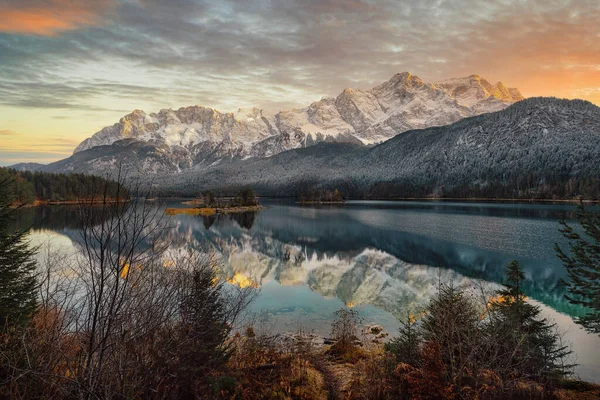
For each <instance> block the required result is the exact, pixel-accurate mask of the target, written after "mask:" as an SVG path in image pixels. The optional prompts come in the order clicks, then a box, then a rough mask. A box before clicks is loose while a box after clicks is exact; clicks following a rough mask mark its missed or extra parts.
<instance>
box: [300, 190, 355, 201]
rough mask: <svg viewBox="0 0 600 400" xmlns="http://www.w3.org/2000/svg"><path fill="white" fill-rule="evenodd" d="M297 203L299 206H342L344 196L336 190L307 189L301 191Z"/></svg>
mask: <svg viewBox="0 0 600 400" xmlns="http://www.w3.org/2000/svg"><path fill="white" fill-rule="evenodd" d="M298 203H300V204H344V203H345V199H344V194H343V193H342V192H340V191H339V190H338V189H335V190H333V191H331V190H320V189H309V190H306V191H303V192H301V193H300V195H299V196H298Z"/></svg>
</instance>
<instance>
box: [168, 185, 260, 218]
mask: <svg viewBox="0 0 600 400" xmlns="http://www.w3.org/2000/svg"><path fill="white" fill-rule="evenodd" d="M181 204H184V205H191V206H194V207H188V208H167V209H166V210H165V213H166V214H167V215H176V214H187V215H203V216H208V215H214V214H231V213H243V212H256V211H260V210H262V209H263V206H261V205H260V203H259V202H258V200H257V199H256V195H255V193H254V190H252V189H244V190H242V191H240V192H239V193H238V194H237V196H235V197H230V198H228V197H216V196H215V195H214V194H213V193H212V192H205V193H204V194H202V193H199V194H198V196H197V197H195V198H194V199H192V200H186V201H183V202H182V203H181Z"/></svg>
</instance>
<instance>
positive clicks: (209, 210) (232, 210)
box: [165, 205, 264, 216]
mask: <svg viewBox="0 0 600 400" xmlns="http://www.w3.org/2000/svg"><path fill="white" fill-rule="evenodd" d="M263 209H264V207H263V206H260V205H259V206H246V207H221V208H217V207H203V208H199V207H178V208H175V207H171V208H165V214H166V215H178V214H186V215H202V216H211V215H216V214H236V213H244V212H258V211H260V210H263Z"/></svg>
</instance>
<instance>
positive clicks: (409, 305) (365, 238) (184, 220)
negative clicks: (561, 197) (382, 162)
mask: <svg viewBox="0 0 600 400" xmlns="http://www.w3.org/2000/svg"><path fill="white" fill-rule="evenodd" d="M177 204H179V202H177ZM263 204H264V205H266V208H265V209H264V210H262V211H261V212H259V213H243V214H228V215H212V216H204V217H203V216H192V215H177V216H174V217H171V220H170V221H169V226H170V229H169V230H168V231H167V232H165V234H164V235H163V238H162V240H164V242H165V243H169V244H170V248H169V249H168V251H167V253H166V254H165V262H168V259H169V257H171V256H173V255H176V254H177V253H187V252H189V251H193V252H201V253H210V254H212V255H213V256H215V257H217V258H218V259H220V261H221V264H222V266H223V267H222V268H223V271H222V272H223V274H224V275H225V276H226V278H227V279H228V281H229V282H230V283H231V284H235V285H239V286H256V287H260V288H261V294H260V297H259V298H258V299H257V300H256V302H255V303H254V304H253V310H254V311H256V312H264V313H266V316H267V318H269V319H270V320H271V321H273V325H272V327H273V328H275V329H276V330H288V329H292V330H293V329H296V328H297V326H298V324H302V325H303V326H304V327H305V328H307V329H314V330H316V331H319V332H323V333H324V334H326V333H327V332H328V329H329V321H330V319H331V316H332V313H333V312H334V311H335V310H337V309H338V308H339V307H341V306H342V305H344V304H347V305H352V306H354V307H356V308H357V309H358V310H359V312H361V313H362V314H363V316H365V318H366V320H367V322H378V323H382V324H383V325H384V326H385V327H386V328H387V329H388V330H389V331H390V332H393V331H394V329H395V328H396V327H397V322H396V320H395V318H394V316H395V315H399V314H404V312H405V311H406V310H407V309H414V310H418V309H419V308H420V307H422V306H423V305H424V304H425V303H426V302H427V301H428V300H429V298H430V297H431V295H432V294H433V293H434V292H435V290H436V287H437V283H438V282H439V281H440V280H441V281H444V282H448V281H453V282H455V283H456V284H457V285H472V284H473V282H475V283H482V284H485V285H489V286H490V287H491V288H494V287H497V286H498V284H500V283H501V282H502V281H503V278H504V266H505V265H506V264H507V263H508V262H509V261H511V260H512V259H518V260H519V261H521V264H522V265H523V268H524V270H525V273H526V279H527V284H526V287H525V291H526V293H527V295H528V296H529V297H531V298H533V299H535V300H537V301H539V302H540V303H542V304H543V305H545V310H547V313H548V315H552V316H553V317H554V318H555V319H556V320H557V323H558V324H559V326H560V328H561V329H563V330H566V329H569V330H570V331H571V332H576V333H577V336H576V337H575V339H574V340H577V343H574V348H575V351H576V352H579V353H581V354H584V357H583V359H580V360H579V361H580V363H581V364H582V366H581V367H580V371H583V372H582V373H584V374H585V375H584V376H585V377H586V378H587V379H596V377H597V372H598V370H599V368H600V363H599V362H597V361H594V360H596V359H598V358H599V357H598V356H599V354H598V351H596V350H594V351H591V350H589V348H587V349H586V348H579V344H578V343H579V342H581V343H590V341H591V342H593V343H597V344H598V345H599V346H596V347H600V340H598V338H597V337H592V336H593V335H587V334H586V333H585V332H582V331H581V330H577V329H578V328H577V327H573V323H572V320H571V319H570V318H569V317H567V316H565V314H566V315H570V316H575V315H579V314H580V313H581V310H580V309H578V308H577V307H574V306H572V305H570V304H569V303H568V302H566V301H565V299H564V296H563V295H564V288H563V287H562V286H561V285H560V279H561V278H564V277H565V271H564V268H563V267H562V265H561V264H560V262H559V261H558V259H557V258H556V257H555V255H554V251H553V246H554V243H556V242H558V243H560V244H562V245H564V244H565V242H564V239H563V238H562V236H561V235H560V233H559V231H558V228H559V225H558V222H557V221H558V220H559V219H567V220H570V219H572V218H573V210H574V206H572V205H553V204H542V205H531V204H478V203H467V204H465V203H417V202H349V203H347V204H345V205H343V206H321V207H306V206H299V205H296V204H295V203H293V202H281V201H268V200H263ZM173 205H175V204H173ZM171 206H172V205H171ZM75 213H76V208H74V207H40V208H34V209H27V210H22V211H21V212H20V218H19V219H18V221H17V222H16V224H17V227H18V228H21V229H23V228H27V227H29V226H32V227H33V231H34V232H41V231H43V230H45V229H51V230H52V231H54V232H59V233H60V234H61V237H63V239H61V240H60V243H61V244H62V245H64V243H65V241H66V242H69V240H68V239H70V242H72V243H73V244H74V246H75V247H77V246H78V243H79V241H80V235H79V233H78V226H77V223H76V221H77V218H76V214H75ZM34 236H35V235H34ZM67 238H68V239H67ZM556 311H559V312H560V313H564V314H559V313H557V312H556ZM586 335H587V336H586ZM581 337H585V340H583V339H581ZM593 347H594V346H592V348H593ZM585 371H588V372H585ZM590 371H591V372H590ZM594 371H595V372H594Z"/></svg>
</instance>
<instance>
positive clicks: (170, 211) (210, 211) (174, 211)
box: [165, 207, 217, 216]
mask: <svg viewBox="0 0 600 400" xmlns="http://www.w3.org/2000/svg"><path fill="white" fill-rule="evenodd" d="M216 212H217V210H216V209H215V208H209V207H203V208H167V209H165V214H166V215H178V214H183V215H204V216H208V215H214V214H215V213H216Z"/></svg>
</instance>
